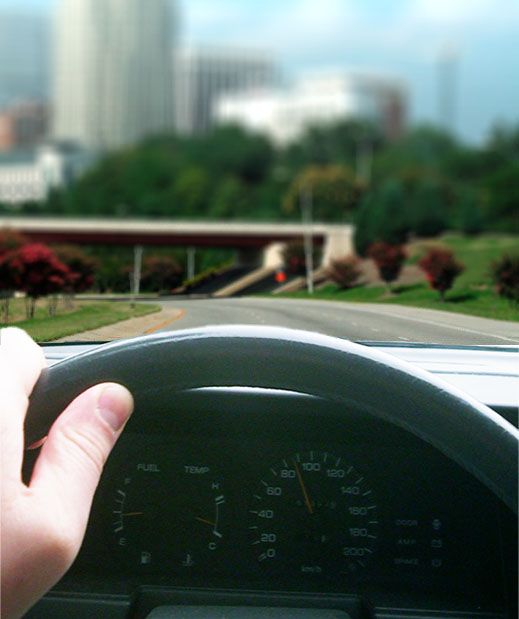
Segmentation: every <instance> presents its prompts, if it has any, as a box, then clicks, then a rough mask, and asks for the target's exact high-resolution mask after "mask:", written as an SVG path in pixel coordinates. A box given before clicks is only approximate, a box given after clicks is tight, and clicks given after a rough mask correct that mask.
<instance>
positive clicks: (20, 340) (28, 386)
mask: <svg viewBox="0 0 519 619" xmlns="http://www.w3.org/2000/svg"><path fill="white" fill-rule="evenodd" d="M45 366H46V362H45V357H44V355H43V352H42V350H41V348H40V347H39V346H38V345H37V344H36V343H35V342H33V340H32V339H31V338H30V337H29V336H28V335H27V334H26V333H25V332H24V331H22V330H21V329H14V328H8V329H1V330H0V393H1V394H2V399H1V402H0V416H1V432H0V435H1V438H0V440H1V452H2V471H3V484H2V494H4V493H6V492H8V491H9V489H10V487H11V485H10V484H11V483H13V484H19V483H20V479H21V468H22V460H23V424H24V420H25V415H26V412H27V405H28V398H29V395H30V393H31V391H32V389H33V387H34V384H35V383H36V381H37V380H38V377H39V376H40V373H41V370H42V369H43V368H44V367H45Z"/></svg>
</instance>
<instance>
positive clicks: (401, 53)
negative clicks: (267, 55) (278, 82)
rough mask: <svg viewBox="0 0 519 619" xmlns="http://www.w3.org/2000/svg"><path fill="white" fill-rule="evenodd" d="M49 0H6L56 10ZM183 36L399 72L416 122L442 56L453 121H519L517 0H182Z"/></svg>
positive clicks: (315, 67) (434, 113) (297, 68)
mask: <svg viewBox="0 0 519 619" xmlns="http://www.w3.org/2000/svg"><path fill="white" fill-rule="evenodd" d="M52 5H53V0H0V7H1V8H4V7H5V8H11V9H14V8H16V10H20V9H28V10H38V11H39V12H41V11H44V12H50V10H51V7H52ZM177 5H178V6H179V9H178V12H179V17H180V24H181V28H180V32H181V35H182V39H183V41H184V42H187V43H194V44H214V45H219V44H232V45H238V46H254V47H259V48H263V49H267V50H272V52H273V53H274V57H275V58H277V60H278V61H279V64H280V66H281V69H282V70H283V72H284V73H285V75H287V76H289V77H290V76H293V75H297V74H300V73H304V72H307V71H312V72H314V71H323V70H328V69H330V70H332V69H337V68H357V69H358V68H362V69H369V70H372V71H379V72H382V73H384V74H387V75H391V76H394V77H396V78H399V79H400V80H402V81H403V82H404V83H405V84H406V85H407V88H408V92H409V114H410V119H411V121H412V122H422V121H430V122H435V121H437V120H438V118H439V112H438V88H437V75H438V59H439V57H440V55H441V54H442V53H446V50H448V53H450V54H451V56H452V57H454V58H455V60H456V65H457V68H458V80H457V97H456V103H457V105H456V109H457V114H456V130H457V132H458V134H459V135H460V137H462V139H464V140H466V141H470V142H472V143H477V142H480V141H481V140H482V139H484V137H485V135H486V134H487V132H488V130H489V129H490V127H491V126H492V125H493V124H495V123H496V122H500V121H501V122H507V123H514V124H516V123H518V122H519V0H184V2H177Z"/></svg>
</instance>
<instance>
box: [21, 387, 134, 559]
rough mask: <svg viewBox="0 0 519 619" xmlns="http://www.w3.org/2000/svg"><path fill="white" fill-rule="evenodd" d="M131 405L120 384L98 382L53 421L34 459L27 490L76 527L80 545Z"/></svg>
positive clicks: (66, 523)
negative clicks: (105, 470) (100, 478)
mask: <svg viewBox="0 0 519 619" xmlns="http://www.w3.org/2000/svg"><path fill="white" fill-rule="evenodd" d="M132 410H133V398H132V396H131V394H130V393H129V391H128V390H127V389H125V388H124V387H122V386H121V385H116V384H113V383H107V384H104V385H98V386H96V387H92V388H91V389H89V390H87V391H85V392H84V393H83V394H81V395H80V396H78V397H77V398H76V399H75V400H74V401H73V402H72V403H71V404H70V405H69V406H68V407H67V409H66V410H65V411H64V412H63V413H62V414H61V415H60V416H59V417H58V419H57V420H56V421H55V422H54V424H53V426H52V428H51V430H50V432H49V435H48V437H47V440H46V441H45V443H44V445H43V447H42V450H41V453H40V455H39V457H38V460H37V462H36V466H35V469H34V472H33V476H32V479H31V483H30V486H29V488H30V490H31V492H35V493H36V494H38V495H39V497H40V500H44V501H46V502H47V503H48V506H49V510H55V514H56V517H57V518H62V519H63V520H64V522H62V523H61V528H62V529H63V530H65V531H75V535H76V536H77V537H76V539H75V541H74V543H73V544H72V545H73V546H74V545H77V548H76V552H77V550H78V549H79V546H80V543H81V540H82V538H83V534H84V530H85V528H86V524H87V519H88V514H89V512H90V506H91V503H92V498H93V496H94V492H95V489H96V487H97V484H98V482H99V477H100V475H101V472H102V469H103V466H104V463H105V461H106V459H107V458H108V455H109V454H110V451H111V449H112V447H113V446H114V444H115V442H116V440H117V439H118V437H119V436H120V434H121V432H122V430H123V428H124V425H125V423H126V421H127V420H128V418H129V416H130V415H131V412H132Z"/></svg>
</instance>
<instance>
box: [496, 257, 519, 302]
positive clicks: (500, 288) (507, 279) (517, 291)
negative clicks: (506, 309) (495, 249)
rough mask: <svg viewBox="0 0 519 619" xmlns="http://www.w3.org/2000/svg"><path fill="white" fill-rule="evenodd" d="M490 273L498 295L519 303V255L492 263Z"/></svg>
mask: <svg viewBox="0 0 519 619" xmlns="http://www.w3.org/2000/svg"><path fill="white" fill-rule="evenodd" d="M490 271H491V275H492V280H493V281H494V284H495V288H496V292H497V294H498V295H499V296H500V297H504V298H505V299H509V300H510V301H515V302H516V303H519V255H517V256H509V255H504V256H503V257H502V258H500V259H499V260H496V261H495V262H493V263H492V265H491V267H490Z"/></svg>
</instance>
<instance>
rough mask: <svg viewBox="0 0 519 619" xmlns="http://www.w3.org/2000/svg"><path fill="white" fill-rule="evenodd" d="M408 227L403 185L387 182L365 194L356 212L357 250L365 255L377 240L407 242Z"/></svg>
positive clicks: (398, 182) (392, 243)
mask: <svg viewBox="0 0 519 619" xmlns="http://www.w3.org/2000/svg"><path fill="white" fill-rule="evenodd" d="M410 228H411V224H410V222H409V217H408V211H407V203H406V196H405V192H404V187H403V185H402V183H401V182H400V181H395V180H391V181H387V182H386V183H384V184H383V185H382V186H381V187H380V188H379V189H377V190H371V191H370V192H369V193H368V194H367V195H366V196H365V198H364V200H363V201H362V203H361V205H360V207H359V209H358V211H357V213H356V216H355V239H354V241H355V248H356V250H357V253H358V254H359V255H361V256H365V255H366V252H367V250H368V248H369V247H370V245H372V244H373V243H376V242H378V241H384V242H385V243H389V244H390V245H402V244H403V243H405V242H406V241H407V238H408V236H409V232H410Z"/></svg>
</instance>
